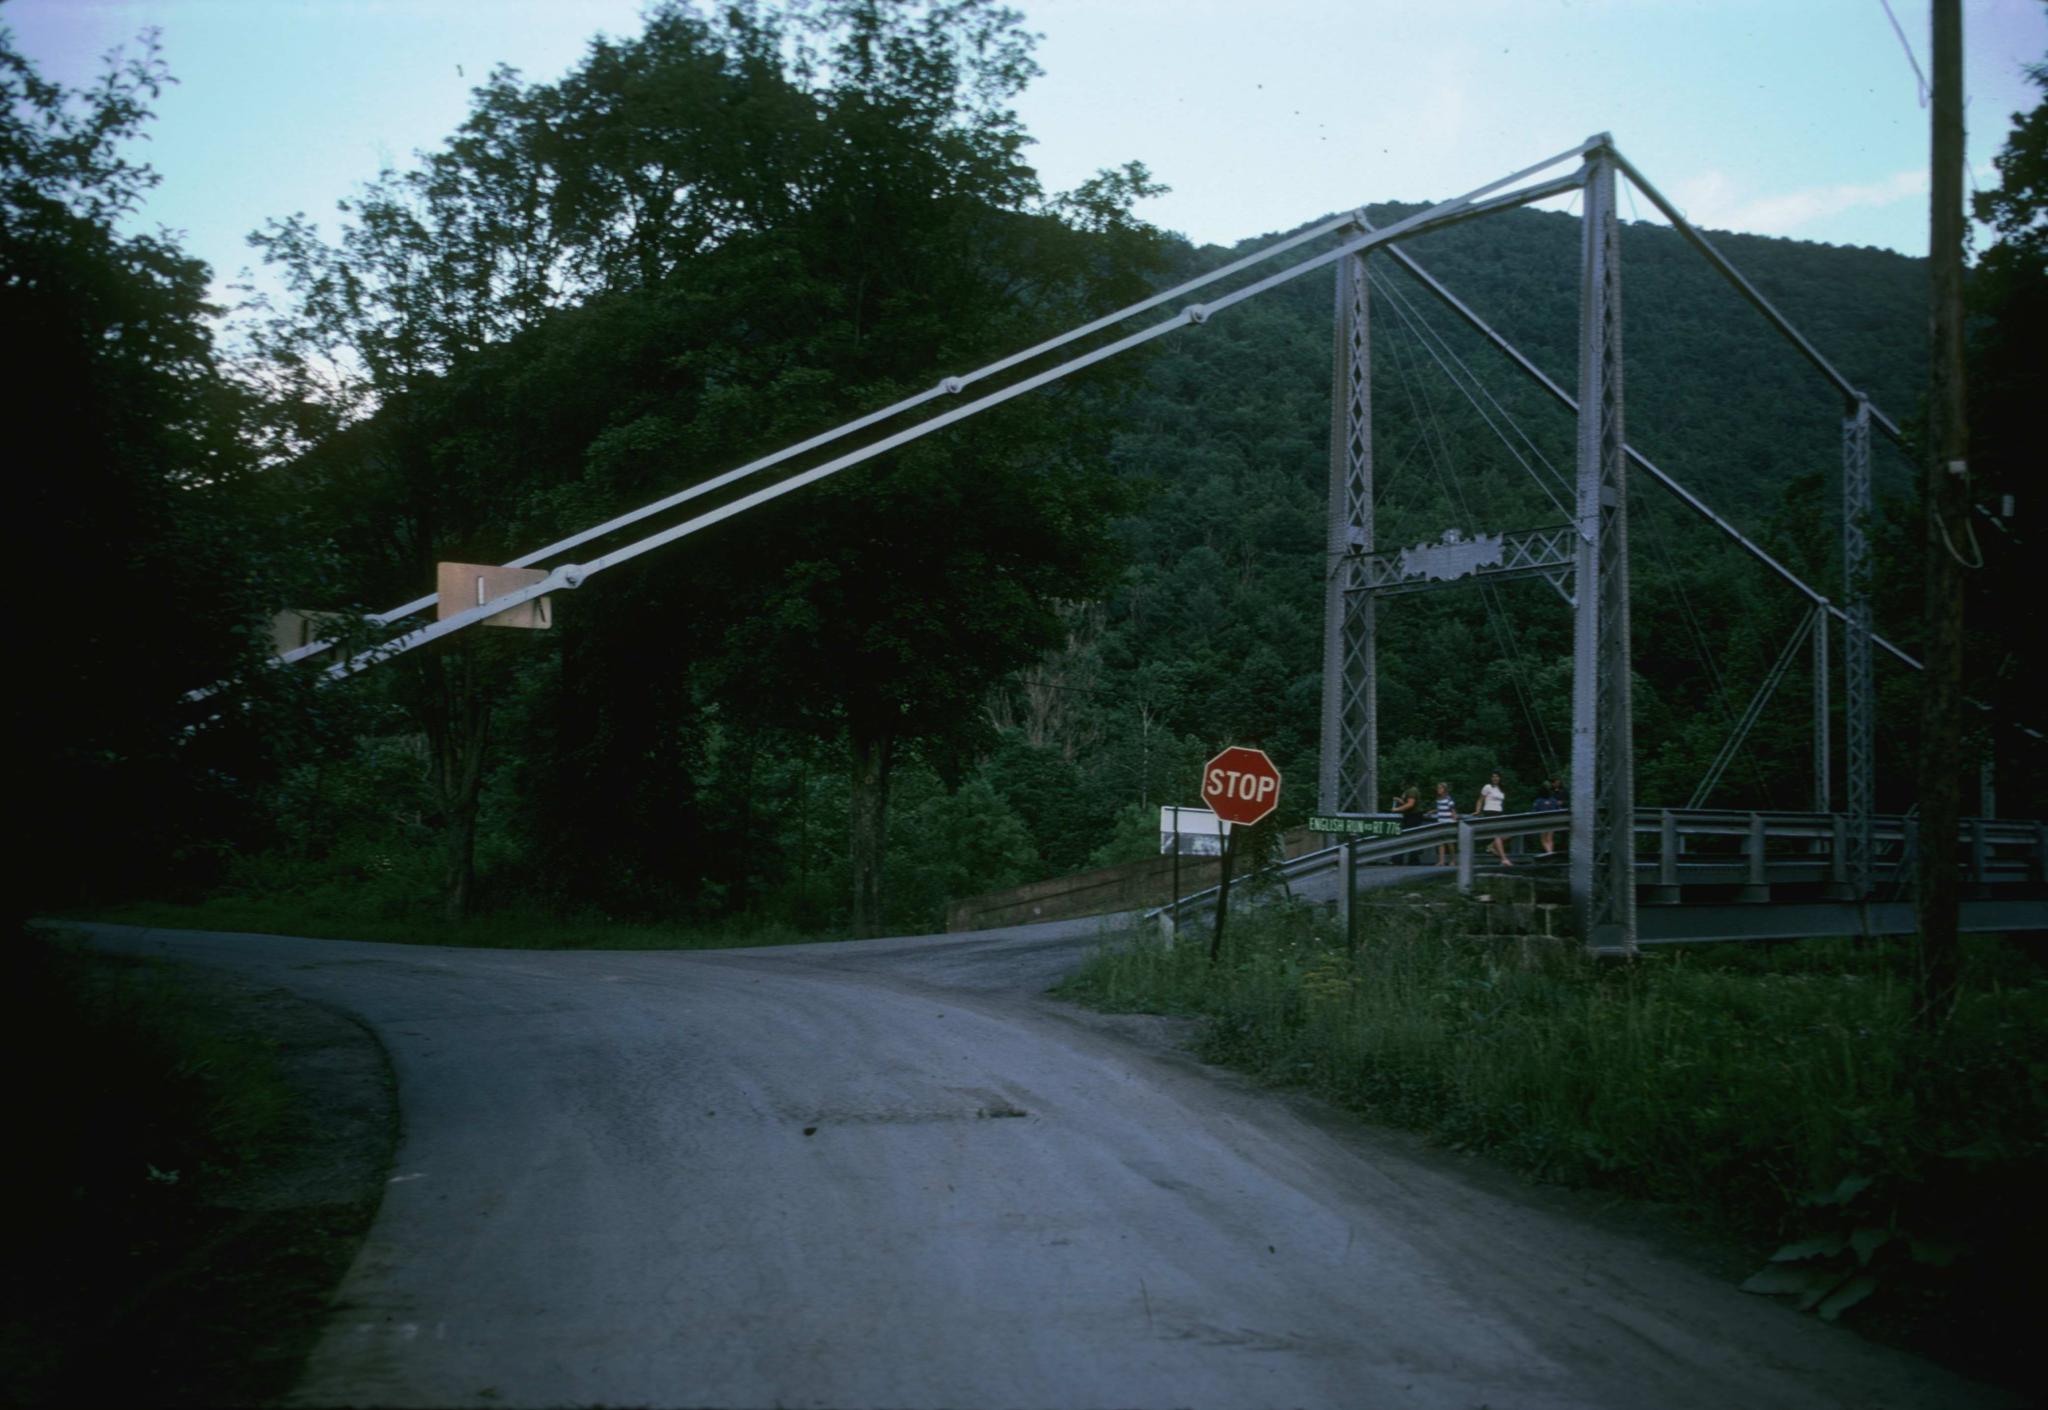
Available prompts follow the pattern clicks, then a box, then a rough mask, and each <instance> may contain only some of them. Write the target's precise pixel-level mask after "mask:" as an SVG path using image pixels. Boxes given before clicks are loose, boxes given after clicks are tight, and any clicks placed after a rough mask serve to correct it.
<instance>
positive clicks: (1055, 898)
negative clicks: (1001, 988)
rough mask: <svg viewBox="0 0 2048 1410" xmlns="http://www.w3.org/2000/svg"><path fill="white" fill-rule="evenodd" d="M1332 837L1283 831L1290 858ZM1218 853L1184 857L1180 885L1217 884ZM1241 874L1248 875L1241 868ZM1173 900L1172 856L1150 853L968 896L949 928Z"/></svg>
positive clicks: (1187, 888) (952, 913)
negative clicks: (1132, 858)
mask: <svg viewBox="0 0 2048 1410" xmlns="http://www.w3.org/2000/svg"><path fill="white" fill-rule="evenodd" d="M1329 843H1330V840H1329V839H1327V838H1324V837H1322V836H1321V835H1320V834H1317V833H1313V832H1310V831H1309V830H1308V829H1307V828H1300V827H1298V828H1295V829H1293V830H1291V831H1289V832H1283V833H1282V834H1280V847H1281V850H1282V852H1283V853H1285V854H1286V855H1287V856H1289V857H1298V856H1300V855H1301V854H1302V853H1304V852H1312V851H1314V850H1315V849H1316V848H1318V847H1326V846H1328V845H1329ZM1222 869H1223V863H1222V860H1221V859H1220V858H1217V857H1185V856H1184V857H1182V858H1181V859H1180V889H1181V894H1182V895H1186V894H1187V893H1189V892H1191V891H1200V890H1201V889H1202V888H1203V887H1205V886H1214V885H1215V884H1216V883H1217V881H1218V880H1219V879H1220V878H1221V877H1222V874H1223V870H1222ZM1237 875H1238V876H1239V877H1242V876H1243V875H1244V870H1243V868H1240V869H1239V871H1238V873H1237ZM1172 899H1173V858H1172V857H1171V856H1158V857H1147V858H1145V859H1144V860H1142V861H1136V862H1125V863H1123V864H1121V865H1119V866H1113V867H1102V868H1100V869H1098V870H1096V871H1084V872H1081V873H1079V874H1078V875H1075V876H1056V877H1052V878H1050V879H1049V880H1046V881H1034V882H1032V883H1030V884H1029V885H1026V886H1013V887H1011V888H1010V889H1009V890H1007V891H990V892H988V893H986V894H984V895H980V896H969V897H967V898H966V899H965V900H961V901H955V902H954V903H953V904H952V905H950V906H948V907H947V908H946V929H947V930H948V931H956V930H990V929H993V928H995V927H996V926H1002V925H1029V924H1030V923H1031V922H1032V921H1035V920H1067V919H1070V918H1072V917H1074V916H1098V915H1108V914H1110V913H1111V912H1113V911H1130V910H1137V909H1139V908H1140V907H1144V906H1159V905H1164V904H1165V903H1166V902H1168V901H1171V900H1172Z"/></svg>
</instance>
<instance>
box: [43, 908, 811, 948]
mask: <svg viewBox="0 0 2048 1410" xmlns="http://www.w3.org/2000/svg"><path fill="white" fill-rule="evenodd" d="M78 918H79V919H93V920H106V921H114V922H118V923H120V924H125V925H155V926H165V927H170V928H173V929H182V930H226V931H249V932H251V933H253V934H258V935H304V936H310V937H312V938H314V939H327V940H379V941H384V942H386V943H388V944H394V945H459V946H469V947H479V948H489V949H503V950H707V949H731V948H739V947H747V946H759V945H798V944H803V943H806V942H808V941H812V940H817V939H821V938H829V937H821V936H818V935H811V934H805V933H803V932H801V931H798V930H797V929H795V928H794V927H793V926H790V925H786V924H782V923H780V922H776V921H765V920H764V921H746V920H742V921H735V922H727V923H717V924H714V923H708V922H706V923H698V924H684V923H676V924H644V923H638V922H633V921H621V920H615V919H612V918H611V917H609V916H601V915H588V914H585V915H574V914H571V915H557V914H553V913H551V912H548V911H546V910H543V909H541V908H539V907H506V908H504V909H501V910H496V911H491V912H489V913H487V914H484V915H478V916H473V917H471V918H470V919H467V920H462V921H455V922H451V921H447V920H444V919H442V918H441V917H440V915H439V914H437V913H436V912H435V911H434V910H433V909H432V908H431V907H429V906H426V905H419V906H413V907H409V908H407V909H403V910H396V911H384V910H379V909H377V908H376V907H374V906H366V905H360V904H355V903H353V902H352V901H351V900H350V899H348V898H343V899H340V900H335V899H332V898H331V897H327V896H317V895H316V896H303V897H302V896H246V895H232V894H229V895H221V896H214V897H210V898H208V899H206V900H204V901H197V902H192V903H189V904H184V903H178V902H168V901H138V902H130V903H128V904H126V905H120V906H102V907H98V908H96V909H94V910H93V911H91V912H90V914H89V915H83V914H82V915H80V916H79V917H78Z"/></svg>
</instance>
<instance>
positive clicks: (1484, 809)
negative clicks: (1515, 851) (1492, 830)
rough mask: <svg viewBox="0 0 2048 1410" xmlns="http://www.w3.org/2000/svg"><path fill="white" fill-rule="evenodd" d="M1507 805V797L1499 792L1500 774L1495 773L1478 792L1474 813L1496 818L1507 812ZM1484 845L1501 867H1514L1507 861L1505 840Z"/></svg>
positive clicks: (1495, 839)
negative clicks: (1497, 858)
mask: <svg viewBox="0 0 2048 1410" xmlns="http://www.w3.org/2000/svg"><path fill="white" fill-rule="evenodd" d="M1507 804H1508V796H1507V794H1505V793H1503V792H1502V791H1501V786H1500V774H1499V773H1498V772H1496V773H1495V774H1494V776H1493V777H1492V778H1491V779H1490V780H1488V781H1487V783H1486V786H1485V787H1483V788H1481V789H1480V790H1479V807H1478V808H1477V809H1476V811H1477V812H1478V813H1479V815H1480V816H1481V817H1484V816H1486V815H1487V814H1488V813H1492V814H1494V815H1495V816H1498V815H1499V814H1501V813H1503V812H1505V811H1506V810H1507ZM1486 845H1487V846H1488V848H1490V849H1491V850H1492V852H1493V855H1494V856H1496V857H1499V858H1500V864H1501V865H1502V866H1504V867H1511V866H1513V865H1514V863H1513V862H1511V861H1509V860H1508V848H1507V839H1505V838H1501V837H1496V838H1494V839H1493V841H1491V842H1489V843H1487V844H1486Z"/></svg>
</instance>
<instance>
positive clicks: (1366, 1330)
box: [80, 921, 2003, 1410]
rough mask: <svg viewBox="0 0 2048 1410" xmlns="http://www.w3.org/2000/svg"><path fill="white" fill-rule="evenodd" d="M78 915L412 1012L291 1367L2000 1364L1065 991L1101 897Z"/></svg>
mask: <svg viewBox="0 0 2048 1410" xmlns="http://www.w3.org/2000/svg"><path fill="white" fill-rule="evenodd" d="M80 928H81V929H85V930H87V931H88V932H89V933H90V934H91V935H92V937H93V939H94V941H95V942H96V943H98V944H100V945H103V946H105V947H108V948H112V949H119V950H122V951H126V952H129V953H143V954H156V955H164V956H169V957H174V958H178V959H183V960H189V961H195V962H198V963H202V964H207V965H215V966H219V967H222V968H227V969H231V970H234V971H236V972H238V973H242V974H245V975H249V976H252V977H254V978H257V979H261V980H265V981H268V982H272V983H275V984H278V985H280V986H282V987H285V988H288V989H290V990H292V991H294V992H296V993H299V994H301V995H303V996H305V997H308V998H311V999H314V1000H317V1001H320V1002H323V1003H327V1004H331V1005H334V1006H337V1007H339V1008H342V1009H345V1010H348V1011H350V1012H352V1013H355V1014H357V1015H359V1016H361V1017H362V1018H363V1019H364V1020H366V1021H367V1022H368V1023H369V1024H370V1025H371V1026H372V1027H373V1028H374V1030H375V1031H376V1033H377V1034H378V1036H379V1037H380V1038H381V1039H382V1041H383V1042H384V1043H385V1045H386V1046H387V1047H388V1049H389V1050H390V1053H391V1058H392V1062H393V1066H394V1068H395V1070H396V1072H397V1076H398V1084H399V1100H400V1105H401V1110H402V1113H403V1119H404V1136H403V1139H402V1142H401V1145H400V1148H399V1155H398V1164H397V1167H396V1169H395V1171H394V1173H393V1177H392V1180H391V1184H390V1186H389V1188H388V1190H387V1192H386V1195H385V1199H384V1205H383V1208H382V1210H381V1212H380V1213H379V1215H378V1217H377V1220H376V1223H375V1225H374V1227H373V1228H372V1230H371V1233H370V1236H369V1239H368V1241H367V1243H366V1244H365V1246H364V1248H363V1250H362V1253H361V1255H360V1256H359V1257H358V1259H357V1260H356V1263H355V1266H354V1267H353V1269H352V1270H351V1271H350V1273H349V1274H348V1277H347V1279H346V1280H345V1281H344V1283H343V1285H342V1287H341V1289H340V1292H339V1294H338V1297H337V1301H336V1306H335V1311H334V1314H333V1318H332V1321H331V1323H330V1325H329V1326H328V1327H327V1329H326V1330H325V1332H324V1333H323V1335H322V1337H321V1339H320V1342H319V1344H318V1346H317V1347H316V1349H315V1351H314V1353H313V1355H312V1357H311V1359H310V1361H309V1363H308V1366H307V1370H306V1374H305V1377H304V1379H303V1381H302V1382H301V1384H300V1385H299V1387H298V1388H297V1390H296V1391H295V1392H294V1395H293V1397H292V1403H294V1404H298V1405H307V1406H318V1405H339V1404H357V1405H361V1404H404V1405H437V1406H438V1405H451V1406H452V1405H464V1406H467V1405H476V1406H516V1405H577V1404H611V1405H650V1406H657V1405H662V1406H769V1405H776V1406H791V1407H794V1406H836V1407H868V1406H966V1407H1006V1406H1045V1407H1092V1406H1162V1407H1163V1406H1189V1407H1208V1406H1215V1407H1246V1406H1283V1405H1284V1406H1346V1407H1360V1406H1365V1407H1377V1406H1418V1407H1435V1406H1443V1407H1458V1410H1468V1408H1469V1407H1474V1406H1479V1405H1488V1406H1492V1407H1495V1408H1496V1410H1506V1407H1546V1406H1556V1407H1567V1406H1569V1407H1580V1406H1626V1407H1630V1408H1631V1410H1635V1407H1643V1406H1664V1407H1689V1406H1698V1407H1716V1410H1718V1408H1719V1407H1724V1406H1728V1405H1742V1406H1745V1407H1768V1406H1787V1407H1790V1406H1832V1405H1840V1406H1858V1407H1871V1406H1900V1407H1905V1406H1913V1407H1925V1406H1945V1405H1983V1404H1999V1403H2003V1400H2002V1397H2000V1396H1998V1395H1997V1394H1995V1393H1994V1392H1991V1391H1988V1390H1986V1389H1984V1388H1983V1387H1979V1386H1975V1385H1972V1384H1970V1383H1967V1382H1964V1381H1962V1380H1959V1379H1957V1378H1955V1377H1953V1376H1950V1375H1948V1374H1946V1373H1944V1372H1942V1371H1940V1370H1938V1369H1936V1368H1934V1367H1931V1366H1929V1365H1927V1364H1925V1363H1923V1362H1920V1361H1917V1360H1914V1359H1912V1358H1910V1357H1907V1356H1904V1355H1902V1354H1899V1353H1896V1352H1892V1351H1889V1350H1886V1349H1883V1348H1879V1347H1875V1346H1871V1345H1868V1344H1866V1343H1864V1342H1861V1341H1859V1340H1858V1339H1857V1338H1855V1337H1853V1336H1851V1335H1850V1334H1848V1333H1846V1332H1843V1331H1841V1330H1839V1329H1836V1328H1831V1327H1827V1326H1824V1325H1822V1324H1820V1323H1818V1322H1815V1321H1813V1320H1812V1319H1810V1318H1804V1317H1800V1316H1799V1315H1797V1314H1795V1313H1792V1312H1790V1311H1788V1310H1787V1309H1785V1308H1783V1307H1780V1306H1778V1305H1776V1304H1774V1303H1770V1302H1766V1301H1763V1300H1760V1299H1757V1298H1753V1297H1748V1296H1745V1295H1744V1294H1742V1293H1740V1292H1737V1291H1736V1290H1734V1289H1733V1288H1731V1287H1729V1286H1727V1285H1726V1284H1725V1283H1723V1282H1721V1281H1719V1280H1717V1279H1715V1278H1713V1277H1710V1276H1707V1275H1705V1274H1703V1273H1700V1272H1698V1271H1695V1270H1693V1269H1692V1268H1690V1267H1688V1266H1686V1265H1683V1264H1681V1263H1679V1262H1676V1261H1674V1260H1671V1259H1669V1258H1667V1257H1664V1256H1661V1255H1660V1254H1659V1253H1658V1252H1657V1251H1655V1250H1654V1249H1653V1248H1652V1247H1651V1246H1650V1245H1649V1244H1647V1243H1645V1242H1643V1241H1640V1240H1637V1239H1634V1238H1631V1237H1629V1236H1626V1235H1623V1234H1617V1233H1614V1232H1612V1231H1609V1230H1605V1229H1603V1228H1599V1227H1592V1226H1591V1225H1589V1223H1588V1222H1587V1221H1585V1220H1583V1219H1580V1218H1577V1217H1574V1216H1573V1215H1572V1213H1571V1212H1570V1211H1569V1209H1568V1208H1566V1207H1565V1205H1566V1204H1568V1202H1561V1201H1559V1200H1558V1199H1556V1198H1555V1197H1554V1196H1552V1195H1550V1194H1547V1193H1546V1192H1542V1191H1535V1190H1528V1189H1524V1188H1522V1187H1520V1186H1519V1185H1517V1184H1515V1183H1514V1182H1512V1181H1509V1180H1504V1179H1498V1178H1493V1177H1489V1176H1487V1175H1486V1174H1485V1173H1484V1172H1483V1171H1475V1169H1474V1168H1473V1167H1472V1166H1471V1165H1470V1164H1468V1163H1464V1162H1458V1161H1454V1160H1448V1159H1442V1158H1439V1157H1436V1156H1434V1155H1432V1154H1431V1153H1429V1152H1427V1151H1425V1150H1422V1149H1420V1148H1419V1147H1418V1146H1417V1144H1416V1143H1415V1142H1413V1141H1411V1140H1408V1139H1406V1138H1403V1137H1399V1136H1389V1135H1386V1134H1384V1133H1377V1132H1374V1131H1372V1130H1371V1129H1370V1128H1366V1127H1362V1126H1358V1125H1356V1124H1353V1123H1349V1122H1346V1121H1344V1120H1341V1119H1334V1118H1331V1117H1329V1116H1327V1115H1326V1114H1319V1111H1318V1109H1317V1108H1315V1107H1314V1106H1313V1104H1308V1103H1303V1102H1298V1101H1290V1100H1286V1099H1282V1098H1278V1097H1275V1096H1273V1095H1272V1094H1270V1093H1265V1092H1261V1091H1258V1090H1256V1089H1254V1088H1252V1087H1250V1086H1249V1085H1248V1084H1246V1083H1244V1082H1242V1081H1240V1080H1238V1079H1236V1078H1234V1077H1232V1076H1230V1075H1228V1074H1223V1073H1217V1072H1215V1071H1212V1070H1210V1069H1206V1068H1203V1067H1202V1066H1200V1065H1199V1064H1196V1063H1194V1062H1193V1061H1192V1060H1190V1059H1189V1058H1187V1057H1186V1056H1185V1055H1183V1054H1181V1053H1179V1052H1177V1051H1175V1050H1174V1049H1173V1048H1172V1047H1171V1046H1170V1045H1168V1044H1165V1043H1162V1042H1159V1041H1157V1040H1156V1039H1153V1040H1151V1041H1147V1040H1145V1039H1144V1038H1143V1036H1142V1034H1143V1033H1144V1032H1145V1031H1148V1025H1147V1024H1144V1023H1140V1022H1137V1021H1132V1020H1117V1019H1110V1018H1104V1017H1100V1016H1095V1015H1089V1014H1083V1013H1079V1012H1077V1011H1076V1010H1073V1009H1071V1008H1069V1007H1067V1006H1064V1005H1061V1004H1059V1003H1056V1002H1055V1001H1052V1000H1049V999H1047V998H1045V997H1043V990H1044V989H1045V987H1046V986H1047V985H1048V984H1049V983H1050V982H1052V980H1053V979H1055V978H1056V977H1057V976H1058V975H1059V974H1060V973H1062V972H1064V971H1065V970H1066V969H1068V968H1070V967H1071V966H1072V964H1073V963H1074V962H1075V960H1076V959H1078V958H1079V957H1080V955H1082V954H1083V953H1085V951H1086V950H1087V948H1088V947H1089V946H1090V945H1091V944H1093V943H1095V938H1096V935H1097V933H1098V931H1097V923H1096V922H1092V921H1089V922H1064V923H1053V924H1047V925H1039V926H1028V927H1019V928H1016V929H1012V930H1005V931H993V932H985V933H983V934H979V935H975V936H970V937H947V936H931V937H922V938H917V939H908V940H882V941H872V942H867V943H864V944H844V945H807V946H794V947H789V948H785V949H773V950H729V951H698V952H671V951H641V952H596V953H593V952H580V951H577V952H572V951H508V950H444V949H431V948H422V947H414V946H396V945H378V944H361V943H351V942H340V941H320V940H298V939H289V938H282V937H274V936H256V935H224V934H211V933H204V932H188V931H160V930H138V929H132V928H126V927H118V926H85V927H80ZM1133 1035H1138V1036H1133Z"/></svg>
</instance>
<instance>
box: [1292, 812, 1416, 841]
mask: <svg viewBox="0 0 2048 1410" xmlns="http://www.w3.org/2000/svg"><path fill="white" fill-rule="evenodd" d="M1308 830H1309V831H1310V832H1334V833H1337V834H1339V835H1341V836H1344V837H1399V836H1400V835H1401V820H1400V819H1399V818H1394V817H1384V816H1382V817H1365V816H1361V815H1359V814H1357V813H1311V814H1309V819H1308Z"/></svg>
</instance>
